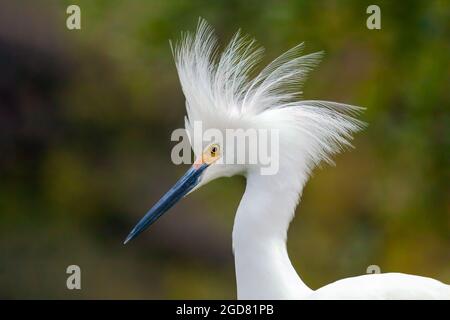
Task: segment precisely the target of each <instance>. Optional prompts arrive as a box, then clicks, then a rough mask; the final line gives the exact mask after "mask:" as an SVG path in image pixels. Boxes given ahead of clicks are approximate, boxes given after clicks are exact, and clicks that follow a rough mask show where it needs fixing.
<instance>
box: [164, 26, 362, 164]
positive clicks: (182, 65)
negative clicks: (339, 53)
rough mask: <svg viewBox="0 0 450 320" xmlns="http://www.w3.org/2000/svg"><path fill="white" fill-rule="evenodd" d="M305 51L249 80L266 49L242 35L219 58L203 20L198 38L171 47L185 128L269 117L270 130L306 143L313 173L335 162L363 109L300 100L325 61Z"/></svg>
mask: <svg viewBox="0 0 450 320" xmlns="http://www.w3.org/2000/svg"><path fill="white" fill-rule="evenodd" d="M171 46H172V44H171ZM303 47H304V46H303V43H301V44H299V45H297V46H295V47H294V48H292V49H290V50H288V51H287V52H285V53H284V54H282V55H281V56H279V57H278V58H276V59H275V60H274V61H272V62H271V63H270V64H269V65H267V66H266V67H265V68H263V69H262V71H261V72H260V73H259V74H258V75H257V76H256V77H254V78H250V74H251V73H252V71H254V70H255V67H256V66H257V64H258V63H259V62H260V60H261V57H262V53H263V51H264V50H263V48H261V47H259V46H257V45H256V42H255V40H254V39H251V38H250V37H248V36H242V35H241V33H240V31H238V32H237V33H236V34H235V35H234V37H233V38H232V39H231V41H230V43H229V44H228V46H226V48H225V49H224V50H223V52H222V53H219V50H218V44H217V40H216V37H215V35H214V31H213V29H212V28H211V27H210V26H209V24H208V23H207V22H206V21H205V20H203V19H200V20H199V23H198V26H197V30H196V32H195V33H194V34H192V33H190V32H187V33H183V34H182V38H181V41H179V42H178V43H177V44H176V45H175V46H172V51H173V54H174V58H175V63H176V67H177V70H178V75H179V79H180V82H181V86H182V89H183V93H184V95H185V97H186V110H187V118H186V129H187V130H188V131H190V130H192V128H191V125H190V124H191V123H192V122H193V121H198V120H201V121H203V122H208V121H212V122H213V123H224V122H223V121H224V119H229V121H234V122H238V121H239V120H240V119H249V118H251V117H253V118H258V116H261V115H264V114H265V113H271V117H272V119H273V122H274V123H272V124H271V127H279V128H287V127H289V128H291V129H292V130H295V134H294V136H295V135H296V137H297V138H296V139H295V140H296V141H292V143H293V144H299V143H301V144H302V145H299V146H298V149H299V150H302V151H303V153H304V155H305V156H306V157H307V160H308V161H307V166H308V167H309V168H312V167H314V166H315V165H317V164H319V163H320V162H321V161H322V160H324V161H326V162H329V163H332V160H331V158H330V156H331V155H332V154H334V153H336V152H339V151H340V149H341V147H343V146H350V142H349V141H350V140H351V139H352V137H351V133H353V132H355V131H358V130H359V129H361V128H362V127H363V125H364V123H363V122H361V121H359V120H356V119H354V118H353V117H352V116H355V115H357V114H358V113H359V112H360V111H361V109H362V108H360V107H356V106H350V105H346V104H341V103H336V102H327V101H302V100H300V96H301V91H300V88H301V85H302V84H303V82H304V81H305V79H306V76H307V74H308V72H309V71H310V70H311V69H312V68H313V67H314V66H316V65H317V64H318V62H319V60H320V57H321V56H322V52H316V53H311V54H307V55H301V54H302V51H303ZM214 120H217V121H214ZM289 136H291V137H292V136H293V135H292V134H290V135H289Z"/></svg>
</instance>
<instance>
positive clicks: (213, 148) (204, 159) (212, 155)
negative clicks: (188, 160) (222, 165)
mask: <svg viewBox="0 0 450 320" xmlns="http://www.w3.org/2000/svg"><path fill="white" fill-rule="evenodd" d="M219 158H220V147H219V146H218V145H217V144H212V145H210V146H208V147H207V148H206V149H205V151H204V152H203V154H202V156H201V157H199V158H198V159H197V160H196V161H195V162H194V167H196V168H198V167H200V166H201V165H202V164H203V163H206V164H208V165H210V164H212V163H214V162H215V161H217V160H218V159H219Z"/></svg>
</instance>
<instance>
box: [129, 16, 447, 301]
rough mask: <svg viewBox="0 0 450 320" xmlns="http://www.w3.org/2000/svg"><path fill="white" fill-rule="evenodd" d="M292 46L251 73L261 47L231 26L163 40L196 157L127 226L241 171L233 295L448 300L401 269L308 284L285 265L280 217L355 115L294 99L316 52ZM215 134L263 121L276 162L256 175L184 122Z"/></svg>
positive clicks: (431, 283) (352, 127)
mask: <svg viewBox="0 0 450 320" xmlns="http://www.w3.org/2000/svg"><path fill="white" fill-rule="evenodd" d="M302 49H303V45H302V44H300V45H298V46H296V47H294V48H293V49H291V50H289V51H287V52H286V53H284V54H283V55H281V56H280V57H278V58H277V59H275V60H274V61H273V62H271V63H270V64H269V65H268V66H266V67H265V68H264V69H263V70H262V71H261V72H260V73H259V74H258V75H256V76H255V77H253V78H252V77H251V76H250V75H251V74H252V72H254V67H255V66H256V65H257V64H258V62H259V61H260V58H261V55H262V49H261V48H260V47H258V46H257V45H256V44H255V41H254V40H252V39H250V38H248V37H246V36H241V35H240V33H239V32H238V33H237V34H236V35H235V36H234V37H233V38H232V40H231V42H230V43H229V44H228V46H227V47H226V48H225V49H224V50H223V52H222V53H221V54H219V53H218V45H217V40H216V37H215V36H214V32H213V30H212V28H211V27H210V26H209V25H208V24H207V23H206V22H205V21H204V20H200V21H199V24H198V27H197V31H196V32H195V33H194V34H192V33H185V34H183V37H182V39H181V41H180V42H179V43H177V45H175V47H174V48H173V53H174V57H175V61H176V66H177V70H178V75H179V78H180V82H181V86H182V89H183V93H184V95H185V97H186V109H187V118H186V130H187V131H188V132H189V133H190V134H189V137H190V139H191V145H192V147H193V149H194V153H195V154H196V156H197V159H196V161H195V163H194V165H193V166H192V167H191V168H190V169H189V170H188V171H187V173H186V174H185V175H184V176H183V177H182V178H181V179H180V180H179V181H178V182H177V183H176V184H175V185H174V187H173V188H172V189H171V190H169V191H168V192H167V193H166V195H164V196H163V197H162V198H161V199H160V200H159V201H158V202H157V203H156V204H155V206H154V207H153V208H151V209H150V210H149V212H148V213H147V214H146V215H145V216H144V217H143V218H142V219H141V220H140V221H139V223H138V224H137V225H136V226H135V227H134V229H133V230H132V231H131V232H130V234H129V235H128V237H127V239H126V240H125V243H126V242H128V241H129V240H131V239H133V238H134V237H136V236H137V235H138V234H139V233H141V232H142V231H143V230H144V229H146V228H147V227H148V226H149V225H150V224H152V223H153V222H154V221H156V219H158V218H159V217H160V216H161V215H162V214H163V213H164V212H166V211H167V210H168V209H169V208H170V207H172V206H173V205H174V204H175V203H176V202H177V201H178V200H180V199H181V198H182V197H183V196H184V195H186V194H187V193H189V192H191V191H193V190H194V189H197V188H198V187H200V186H202V185H205V184H206V183H208V182H209V181H211V180H213V179H216V178H218V177H224V176H232V175H236V174H241V175H243V176H245V177H246V181H247V183H246V189H245V193H244V195H243V197H242V200H241V202H240V204H239V208H238V210H237V212H236V216H235V221H234V227H233V233H232V242H233V252H234V258H235V269H236V280H237V296H238V299H450V286H449V285H446V284H444V283H442V282H439V281H437V280H434V279H431V278H426V277H420V276H414V275H407V274H401V273H384V274H367V275H362V276H358V277H352V278H346V279H343V280H339V281H336V282H333V283H331V284H329V285H326V286H324V287H322V288H320V289H317V290H312V289H311V288H309V287H308V286H307V285H306V284H305V283H304V282H303V280H302V279H301V277H299V275H298V274H297V272H296V271H295V270H294V268H293V266H292V264H291V261H290V260H289V256H288V253H287V250H286V237H287V230H288V227H289V223H290V222H291V220H292V218H293V216H294V212H295V208H296V207H297V204H298V203H299V200H300V195H301V193H302V189H303V186H304V185H305V183H306V181H307V180H308V177H309V175H310V173H311V171H312V170H313V168H314V167H316V166H317V165H318V164H319V163H321V162H328V163H330V162H332V160H331V156H332V155H333V154H335V153H337V152H339V151H341V149H342V147H345V146H350V140H351V139H352V137H351V134H352V133H354V132H356V131H358V130H359V129H361V127H362V126H363V123H362V122H360V121H358V120H356V119H355V118H353V117H354V116H356V115H357V114H358V112H359V111H360V109H361V108H359V107H355V106H350V105H345V104H341V103H336V102H327V101H307V100H301V98H300V95H299V92H298V87H299V86H300V85H301V84H302V82H303V81H304V80H305V77H306V74H307V73H308V71H309V70H310V69H311V68H312V67H313V66H314V65H316V64H317V63H318V60H319V58H320V56H321V53H312V54H308V55H301V52H302ZM196 121H201V122H202V124H203V127H204V128H215V129H217V130H219V131H221V132H224V131H225V130H226V129H229V128H235V129H236V128H242V129H249V128H265V129H268V130H273V129H277V130H278V132H279V170H278V172H277V173H276V174H274V175H263V174H261V172H260V170H257V169H258V165H254V164H253V165H250V164H247V163H244V164H227V163H220V161H218V160H220V159H225V158H226V155H227V154H230V153H231V152H232V151H231V150H227V148H226V145H225V143H223V145H221V143H212V144H211V143H209V144H208V143H207V142H205V141H201V143H200V144H199V145H200V146H201V149H197V150H196V148H195V147H194V145H195V143H194V142H195V141H193V140H194V139H195V138H194V136H195V134H194V133H193V123H194V122H196Z"/></svg>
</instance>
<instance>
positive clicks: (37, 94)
mask: <svg viewBox="0 0 450 320" xmlns="http://www.w3.org/2000/svg"><path fill="white" fill-rule="evenodd" d="M69 4H78V5H79V6H80V7H81V24H82V29H81V30H79V31H76V30H75V31H69V30H67V28H66V23H65V20H66V18H67V14H66V8H67V6H68V5H69ZM370 4H378V5H379V6H380V7H381V16H382V29H381V30H368V29H367V28H366V19H367V17H368V15H367V14H366V8H367V6H368V5H370ZM199 16H202V17H204V18H205V19H207V20H208V21H209V22H210V23H211V24H212V25H213V26H214V27H215V28H216V30H217V33H218V35H219V37H220V39H221V43H222V44H225V43H226V42H227V41H228V40H229V39H230V37H231V36H232V34H233V33H234V32H235V31H236V30H237V29H238V28H242V29H243V31H244V32H245V33H248V34H251V35H252V36H254V37H255V38H256V39H258V41H259V43H260V44H261V45H263V46H265V47H266V57H265V60H264V62H269V61H270V60H271V59H273V58H274V57H276V56H277V55H279V54H280V53H282V52H284V51H285V50H287V49H289V48H290V47H292V46H294V45H296V44H298V43H299V42H302V41H305V42H306V45H307V47H306V51H307V52H314V51H318V50H325V52H326V56H325V58H324V59H323V62H322V63H321V64H320V65H319V67H318V68H317V69H316V70H315V71H314V72H313V73H312V74H311V76H310V78H309V81H308V82H307V83H306V85H305V88H304V90H303V91H304V96H305V98H307V99H323V100H333V101H340V102H344V103H349V104H355V105H360V106H364V107H366V108H367V111H366V112H365V113H364V114H363V116H362V119H363V120H364V121H366V122H368V123H369V126H368V128H367V129H366V130H365V131H364V132H362V133H359V134H358V135H357V136H356V139H355V140H354V145H355V147H356V149H354V150H351V151H349V152H346V153H344V154H342V155H339V156H337V157H336V163H337V166H336V167H329V166H324V167H323V168H322V169H317V170H316V171H315V172H314V176H313V178H312V179H311V180H310V182H309V183H308V184H307V186H306V188H305V190H304V195H303V201H302V203H301V205H300V206H299V208H298V209H297V215H296V218H295V219H294V221H293V223H292V225H291V228H290V231H289V239H288V250H289V253H290V256H291V258H292V261H293V264H294V266H295V267H296V269H297V270H298V272H299V273H300V275H301V276H302V278H303V279H304V281H305V282H306V283H307V284H308V285H310V286H311V287H312V288H318V287H320V286H322V285H324V284H327V283H329V282H332V281H335V280H337V279H340V278H343V277H349V276H356V275H360V274H364V273H366V268H367V267H368V266H369V265H372V264H376V265H378V266H380V268H381V270H382V271H383V272H397V271H398V272H406V273H413V274H419V275H424V276H430V277H434V278H437V279H439V280H441V281H444V282H447V283H450V203H449V194H450V192H449V191H450V189H449V184H448V181H449V157H450V154H449V150H450V130H449V126H450V112H449V107H450V101H449V100H450V95H449V83H450V63H449V61H450V60H449V57H450V42H449V39H450V27H449V21H450V8H449V2H448V1H446V0H442V1H408V2H402V1H372V0H371V1H345V2H344V1H323V0H320V1H300V0H297V1H286V2H282V1H276V0H265V1H263V0H253V1H236V0H222V1H163V0H161V1H153V0H152V1H135V0H132V1H113V0H107V1H106V0H103V1H92V0H86V1H75V0H74V1H59V0H58V1H56V0H55V1H4V0H2V1H1V2H0V298H40V299H43V298H50V299H59V298H63V299H77V298H88V299H91V298H100V299H109V298H113V299H115V298H139V299H140V298H148V299H165V298H170V299H173V298H191V299H201V298H206V299H225V298H235V296H236V292H235V278H234V264H233V256H232V251H231V230H232V223H233V218H234V212H235V210H236V208H237V206H238V203H239V200H240V197H241V195H242V192H243V190H244V187H245V181H244V179H242V178H239V177H234V178H230V179H220V180H218V181H214V182H213V183H211V184H209V185H208V186H207V187H205V188H203V189H201V190H199V191H197V192H195V193H194V194H192V195H191V196H190V197H189V198H186V199H184V200H183V201H182V203H180V204H178V205H177V206H176V207H175V208H173V209H172V210H171V211H170V213H168V214H167V215H165V216H164V217H163V218H162V219H161V220H160V221H158V222H157V223H156V224H155V225H154V226H152V228H151V230H149V231H147V232H145V234H143V235H142V236H140V237H139V238H138V240H137V241H134V242H132V243H131V244H129V245H127V246H123V245H122V241H123V239H124V237H125V236H126V235H127V233H128V232H129V230H130V228H131V227H132V226H133V225H134V224H135V222H136V221H137V220H138V219H139V218H140V217H141V216H142V215H143V214H144V213H145V212H146V210H147V209H148V208H149V207H150V206H151V205H153V203H154V202H155V201H156V200H157V199H158V198H159V197H160V196H161V195H162V194H163V193H164V192H165V191H166V190H167V189H168V188H169V187H170V186H171V185H172V183H174V182H175V181H176V179H177V178H178V177H179V176H180V175H181V174H182V173H183V172H184V171H185V170H186V166H175V165H174V164H172V163H171V161H170V151H171V148H172V147H173V145H174V143H173V142H171V141H170V134H171V132H172V130H173V129H175V128H179V127H182V126H183V116H184V114H185V110H184V98H183V95H182V93H181V89H180V86H179V83H178V79H177V74H176V70H175V67H174V63H173V60H172V56H171V51H170V47H169V43H168V40H169V39H177V38H178V37H179V35H180V32H181V30H193V29H194V28H195V26H196V24H197V20H198V17H199ZM71 264H77V265H79V266H80V267H81V270H82V289H81V290H73V291H69V290H67V288H66V278H67V276H68V275H67V274H66V267H67V266H68V265H71Z"/></svg>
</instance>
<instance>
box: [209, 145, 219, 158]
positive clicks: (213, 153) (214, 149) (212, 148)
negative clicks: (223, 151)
mask: <svg viewBox="0 0 450 320" xmlns="http://www.w3.org/2000/svg"><path fill="white" fill-rule="evenodd" d="M217 151H218V147H217V146H212V147H211V157H215V156H216V154H217Z"/></svg>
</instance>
